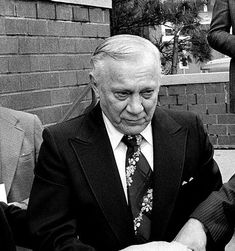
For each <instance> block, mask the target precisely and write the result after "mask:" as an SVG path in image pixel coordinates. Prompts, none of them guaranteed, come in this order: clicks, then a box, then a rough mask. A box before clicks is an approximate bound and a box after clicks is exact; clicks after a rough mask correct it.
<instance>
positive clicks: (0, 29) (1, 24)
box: [0, 6, 6, 34]
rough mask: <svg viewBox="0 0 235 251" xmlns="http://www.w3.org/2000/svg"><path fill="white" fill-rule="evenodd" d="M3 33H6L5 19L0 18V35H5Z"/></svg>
mask: <svg viewBox="0 0 235 251" xmlns="http://www.w3.org/2000/svg"><path fill="white" fill-rule="evenodd" d="M0 7H1V6H0ZM5 33H6V31H5V19H3V18H0V34H5Z"/></svg>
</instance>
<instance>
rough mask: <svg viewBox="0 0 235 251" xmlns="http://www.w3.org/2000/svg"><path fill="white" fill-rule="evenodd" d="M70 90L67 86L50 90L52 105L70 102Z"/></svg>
mask: <svg viewBox="0 0 235 251" xmlns="http://www.w3.org/2000/svg"><path fill="white" fill-rule="evenodd" d="M69 94H70V92H69V89H68V88H61V89H58V90H52V91H51V103H52V105H58V104H64V103H69V102H70V95H69Z"/></svg>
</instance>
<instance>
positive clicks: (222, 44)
mask: <svg viewBox="0 0 235 251" xmlns="http://www.w3.org/2000/svg"><path fill="white" fill-rule="evenodd" d="M231 28H232V34H231V33H230V31H231ZM207 40H208V42H209V44H210V46H211V47H212V48H213V49H215V50H217V51H219V52H221V53H223V54H225V55H227V56H229V57H231V62H230V71H229V76H230V112H233V113H234V112H235V1H234V0H215V4H214V8H213V14H212V20H211V25H210V30H209V33H208V36H207Z"/></svg>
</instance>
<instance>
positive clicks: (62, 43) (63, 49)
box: [59, 38, 76, 53]
mask: <svg viewBox="0 0 235 251" xmlns="http://www.w3.org/2000/svg"><path fill="white" fill-rule="evenodd" d="M59 52H60V53H75V52H76V39H73V38H59Z"/></svg>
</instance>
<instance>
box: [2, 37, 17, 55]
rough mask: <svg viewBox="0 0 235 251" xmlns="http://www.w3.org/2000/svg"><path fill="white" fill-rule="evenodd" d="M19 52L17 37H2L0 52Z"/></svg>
mask: <svg viewBox="0 0 235 251" xmlns="http://www.w3.org/2000/svg"><path fill="white" fill-rule="evenodd" d="M16 53H18V40H17V38H16V37H5V36H3V37H0V54H16Z"/></svg>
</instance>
